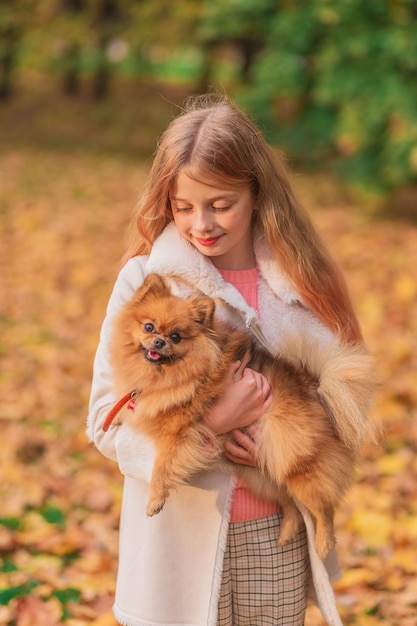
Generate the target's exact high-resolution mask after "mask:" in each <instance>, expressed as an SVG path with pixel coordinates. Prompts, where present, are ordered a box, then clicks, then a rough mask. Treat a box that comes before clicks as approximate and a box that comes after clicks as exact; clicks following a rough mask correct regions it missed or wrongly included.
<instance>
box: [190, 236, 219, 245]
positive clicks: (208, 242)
mask: <svg viewBox="0 0 417 626" xmlns="http://www.w3.org/2000/svg"><path fill="white" fill-rule="evenodd" d="M219 239H220V235H219V236H218V237H208V238H207V239H200V238H199V237H196V238H195V240H196V241H197V242H198V243H199V244H200V245H201V246H214V244H216V243H217V242H218V240H219Z"/></svg>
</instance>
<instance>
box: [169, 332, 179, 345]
mask: <svg viewBox="0 0 417 626" xmlns="http://www.w3.org/2000/svg"><path fill="white" fill-rule="evenodd" d="M169 338H170V339H171V341H172V343H179V342H180V341H181V337H180V335H179V334H178V333H172V335H170V336H169Z"/></svg>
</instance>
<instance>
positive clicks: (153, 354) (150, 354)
mask: <svg viewBox="0 0 417 626" xmlns="http://www.w3.org/2000/svg"><path fill="white" fill-rule="evenodd" d="M148 357H149V358H150V359H152V361H159V359H160V358H161V355H160V354H159V352H154V351H153V350H148Z"/></svg>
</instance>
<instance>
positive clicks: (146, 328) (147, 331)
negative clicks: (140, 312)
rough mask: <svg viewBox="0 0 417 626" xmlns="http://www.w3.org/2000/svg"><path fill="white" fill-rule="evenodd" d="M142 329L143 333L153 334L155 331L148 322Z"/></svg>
mask: <svg viewBox="0 0 417 626" xmlns="http://www.w3.org/2000/svg"><path fill="white" fill-rule="evenodd" d="M144 329H145V333H153V331H154V330H155V327H154V325H153V324H151V323H150V322H147V323H146V324H145V326H144Z"/></svg>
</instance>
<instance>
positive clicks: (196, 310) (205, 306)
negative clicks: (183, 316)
mask: <svg viewBox="0 0 417 626" xmlns="http://www.w3.org/2000/svg"><path fill="white" fill-rule="evenodd" d="M189 304H190V311H191V315H192V318H193V319H194V321H196V322H198V323H199V324H201V325H202V326H205V327H207V328H211V327H212V326H213V317H214V308H215V304H214V300H212V299H211V298H208V297H207V296H193V297H192V298H189Z"/></svg>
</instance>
